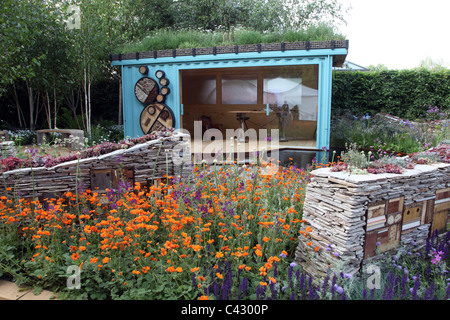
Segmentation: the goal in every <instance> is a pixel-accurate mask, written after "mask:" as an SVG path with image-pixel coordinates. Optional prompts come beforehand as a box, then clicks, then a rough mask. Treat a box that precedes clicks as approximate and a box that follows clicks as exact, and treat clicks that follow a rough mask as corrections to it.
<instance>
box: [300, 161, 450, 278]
mask: <svg viewBox="0 0 450 320" xmlns="http://www.w3.org/2000/svg"><path fill="white" fill-rule="evenodd" d="M449 186H450V164H435V165H416V166H415V168H414V169H410V170H405V171H404V172H403V173H402V174H350V173H348V172H332V171H331V170H330V168H322V169H317V170H314V171H313V172H312V173H311V182H310V183H309V185H308V186H307V189H306V196H305V203H304V208H303V219H304V220H305V223H304V224H303V227H302V229H303V230H304V231H306V230H307V228H308V227H311V229H312V231H310V232H309V233H307V234H306V236H305V233H303V232H302V234H301V235H300V238H299V240H300V241H299V245H298V247H297V250H296V258H295V259H296V262H297V263H298V264H300V265H302V266H303V267H304V268H305V270H306V271H307V272H308V273H309V274H311V275H313V276H319V277H323V276H325V275H326V274H327V270H328V269H329V268H330V267H331V268H339V270H340V271H343V272H345V273H349V274H356V273H357V272H358V271H360V270H361V267H362V266H363V265H364V263H365V262H366V261H367V260H371V261H372V260H373V259H374V257H378V256H380V255H379V254H380V253H392V252H395V251H396V250H395V249H398V248H400V247H402V246H404V245H407V244H411V243H414V245H415V248H420V247H422V246H423V245H424V244H425V241H426V238H427V237H428V236H429V235H430V232H431V229H432V228H431V227H433V228H435V229H439V230H441V231H442V228H444V229H446V228H447V221H449V220H448V217H447V216H448V215H449V214H450V207H449V206H450V189H449ZM437 193H439V196H438V197H437V196H436V195H437ZM438 198H439V199H440V200H439V201H438V200H436V204H435V199H438ZM438 209H439V210H438ZM438 211H439V212H438ZM438 215H439V219H438ZM445 219H447V220H445ZM433 230H434V229H433ZM314 249H317V250H314Z"/></svg>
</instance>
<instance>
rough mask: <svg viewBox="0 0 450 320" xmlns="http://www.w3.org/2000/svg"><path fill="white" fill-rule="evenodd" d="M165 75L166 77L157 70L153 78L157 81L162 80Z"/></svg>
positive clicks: (162, 72)
mask: <svg viewBox="0 0 450 320" xmlns="http://www.w3.org/2000/svg"><path fill="white" fill-rule="evenodd" d="M165 75H166V73H165V72H164V71H162V70H158V71H156V72H155V77H156V78H158V79H161V78H164V76H165Z"/></svg>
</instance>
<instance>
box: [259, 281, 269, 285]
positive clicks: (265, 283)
mask: <svg viewBox="0 0 450 320" xmlns="http://www.w3.org/2000/svg"><path fill="white" fill-rule="evenodd" d="M259 284H260V285H262V286H267V282H263V281H261V282H260V283H259Z"/></svg>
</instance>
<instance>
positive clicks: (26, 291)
mask: <svg viewBox="0 0 450 320" xmlns="http://www.w3.org/2000/svg"><path fill="white" fill-rule="evenodd" d="M54 298H55V295H54V294H53V292H51V291H47V290H43V291H42V292H40V294H39V295H35V294H34V292H33V289H31V288H20V287H19V286H18V285H17V284H15V283H14V282H11V281H7V280H0V300H52V299H54Z"/></svg>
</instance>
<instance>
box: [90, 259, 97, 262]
mask: <svg viewBox="0 0 450 320" xmlns="http://www.w3.org/2000/svg"><path fill="white" fill-rule="evenodd" d="M97 261H98V258H91V260H90V262H91V263H97Z"/></svg>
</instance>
